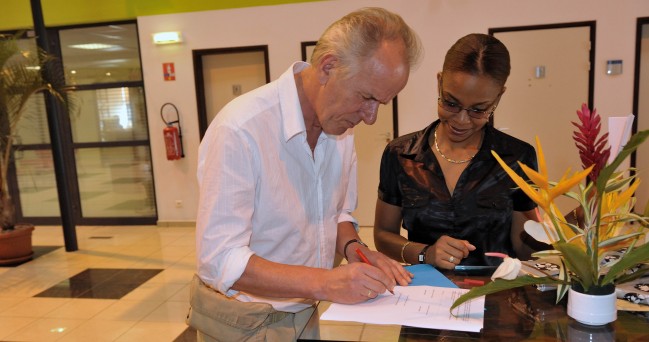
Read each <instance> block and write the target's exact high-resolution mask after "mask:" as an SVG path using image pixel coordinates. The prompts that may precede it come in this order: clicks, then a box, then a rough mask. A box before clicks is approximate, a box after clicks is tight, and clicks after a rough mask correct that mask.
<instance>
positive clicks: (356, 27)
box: [310, 7, 422, 77]
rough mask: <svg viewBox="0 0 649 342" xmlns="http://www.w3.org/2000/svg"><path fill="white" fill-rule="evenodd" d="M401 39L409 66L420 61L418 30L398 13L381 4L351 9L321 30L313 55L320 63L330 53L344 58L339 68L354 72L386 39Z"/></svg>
mask: <svg viewBox="0 0 649 342" xmlns="http://www.w3.org/2000/svg"><path fill="white" fill-rule="evenodd" d="M393 40H401V41H403V43H404V45H405V48H406V55H407V59H408V63H409V65H410V68H411V69H412V68H414V67H415V66H416V64H417V63H418V62H419V59H420V57H421V54H422V47H421V42H420V40H419V37H418V36H417V33H415V31H413V30H412V29H411V28H410V26H408V25H407V24H406V23H405V21H404V20H403V19H402V18H401V16H399V15H398V14H395V13H392V12H390V11H388V10H386V9H383V8H378V7H366V8H362V9H360V10H357V11H354V12H351V13H349V14H347V15H345V16H344V17H342V18H340V19H339V20H338V21H336V22H334V23H333V24H331V25H330V26H329V27H328V28H327V29H326V30H325V32H324V33H323V34H322V36H321V37H320V39H319V40H318V43H317V44H316V46H315V49H314V50H313V54H312V56H311V61H310V62H311V64H312V65H317V64H318V63H319V62H320V60H321V59H322V58H323V57H324V56H326V55H328V54H331V55H334V56H336V57H337V58H338V59H339V61H340V62H341V63H340V64H339V65H337V68H339V69H340V71H341V72H342V75H343V77H346V76H351V75H353V74H354V73H355V72H356V71H357V68H358V65H359V64H360V62H361V61H362V60H363V59H365V58H368V57H370V56H371V55H372V54H373V53H374V51H376V49H377V48H378V47H379V46H380V44H381V43H382V42H384V41H393Z"/></svg>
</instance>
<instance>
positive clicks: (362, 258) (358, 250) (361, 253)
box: [356, 248, 394, 294]
mask: <svg viewBox="0 0 649 342" xmlns="http://www.w3.org/2000/svg"><path fill="white" fill-rule="evenodd" d="M356 254H358V256H359V257H361V260H363V262H364V263H366V264H368V265H370V266H373V265H372V263H371V262H370V261H369V260H368V259H367V257H366V256H365V254H363V251H361V249H360V248H356ZM388 291H390V293H392V294H394V292H393V291H392V290H390V289H388Z"/></svg>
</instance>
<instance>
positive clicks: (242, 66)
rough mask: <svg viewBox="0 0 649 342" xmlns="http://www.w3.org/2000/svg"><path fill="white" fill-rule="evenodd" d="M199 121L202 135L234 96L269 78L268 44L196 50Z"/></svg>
mask: <svg viewBox="0 0 649 342" xmlns="http://www.w3.org/2000/svg"><path fill="white" fill-rule="evenodd" d="M192 54H193V59H194V79H195V80H196V101H197V107H198V125H199V131H200V137H201V139H203V136H204V135H205V131H207V127H208V126H209V125H210V122H212V120H213V119H214V117H215V116H216V114H217V113H218V112H219V111H220V110H221V108H223V106H225V105H226V104H227V103H228V102H230V101H232V100H233V99H234V98H235V97H237V96H239V95H241V94H243V93H245V92H248V91H250V90H253V89H255V88H258V87H260V86H262V85H264V84H266V83H268V82H270V69H269V65H268V46H267V45H259V46H246V47H236V48H222V49H205V50H194V51H193V52H192Z"/></svg>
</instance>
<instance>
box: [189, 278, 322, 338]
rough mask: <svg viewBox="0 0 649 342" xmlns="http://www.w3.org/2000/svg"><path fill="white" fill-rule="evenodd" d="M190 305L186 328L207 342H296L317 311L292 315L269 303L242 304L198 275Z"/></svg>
mask: <svg viewBox="0 0 649 342" xmlns="http://www.w3.org/2000/svg"><path fill="white" fill-rule="evenodd" d="M190 305H191V307H190V309H189V313H188V314H187V324H189V325H190V326H192V327H193V328H194V329H196V331H197V332H198V341H207V342H212V341H225V342H230V341H295V340H297V338H298V337H299V336H300V333H301V332H302V329H304V326H305V325H306V323H307V321H308V320H309V318H310V317H311V314H313V312H314V310H315V308H314V307H309V308H306V309H304V310H302V311H300V312H297V313H290V312H282V311H277V310H275V309H273V307H272V306H271V305H270V304H266V303H245V302H240V301H238V300H236V299H232V298H228V297H226V296H225V295H223V294H221V293H220V292H218V291H216V290H214V289H212V288H210V287H209V286H207V285H206V284H205V283H203V281H202V280H201V279H200V278H199V277H198V276H196V275H195V276H194V279H193V280H192V283H191V286H190ZM315 334H317V329H316V332H315ZM316 337H317V336H311V337H310V338H316Z"/></svg>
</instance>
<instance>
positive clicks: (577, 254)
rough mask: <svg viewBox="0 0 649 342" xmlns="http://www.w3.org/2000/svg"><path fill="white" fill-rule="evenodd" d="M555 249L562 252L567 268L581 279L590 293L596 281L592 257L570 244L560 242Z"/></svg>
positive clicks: (555, 245)
mask: <svg viewBox="0 0 649 342" xmlns="http://www.w3.org/2000/svg"><path fill="white" fill-rule="evenodd" d="M554 248H556V249H557V250H559V251H561V253H562V254H563V259H564V261H565V262H566V267H567V268H568V269H569V270H570V271H572V272H573V273H574V274H575V275H576V277H577V278H579V282H580V283H581V285H582V286H583V287H584V290H586V291H588V289H589V288H590V286H591V285H592V284H593V280H594V279H595V275H594V274H593V265H592V264H591V261H590V257H589V256H588V255H587V254H586V252H584V251H583V250H581V249H580V248H579V247H577V246H575V245H572V244H569V243H563V242H559V243H556V244H554Z"/></svg>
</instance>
